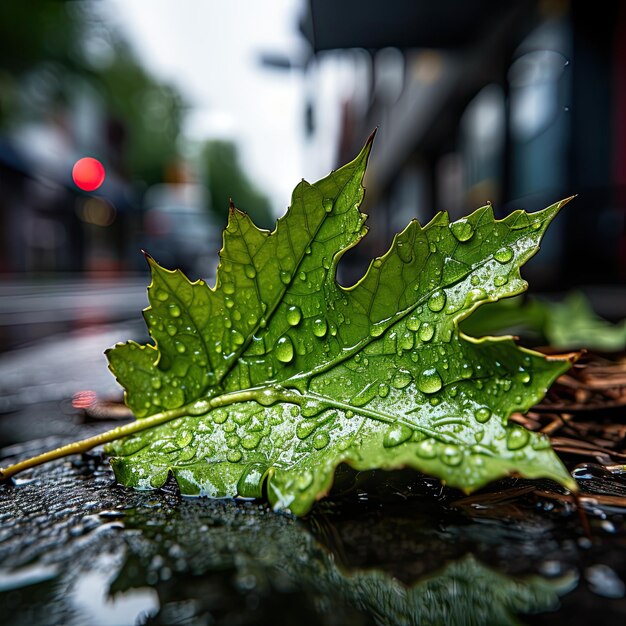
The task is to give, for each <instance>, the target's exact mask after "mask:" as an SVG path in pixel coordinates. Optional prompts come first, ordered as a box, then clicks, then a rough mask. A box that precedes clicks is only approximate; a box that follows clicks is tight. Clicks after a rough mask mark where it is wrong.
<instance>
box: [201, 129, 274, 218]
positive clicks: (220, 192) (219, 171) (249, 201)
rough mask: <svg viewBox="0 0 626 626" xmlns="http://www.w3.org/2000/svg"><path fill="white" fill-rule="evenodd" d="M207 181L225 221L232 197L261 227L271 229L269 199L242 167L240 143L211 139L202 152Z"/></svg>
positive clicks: (219, 215)
mask: <svg viewBox="0 0 626 626" xmlns="http://www.w3.org/2000/svg"><path fill="white" fill-rule="evenodd" d="M202 162H203V164H204V169H205V172H204V174H205V180H206V183H207V185H208V187H209V193H210V196H211V209H212V210H213V211H214V212H215V214H216V216H217V218H218V220H220V221H223V219H224V215H225V211H226V208H227V207H228V202H229V199H230V198H232V200H233V202H234V204H235V206H236V207H237V208H238V209H241V210H242V211H245V212H246V213H248V214H249V215H250V217H251V218H252V220H253V221H254V223H255V224H256V225H257V226H259V227H261V228H270V227H271V226H272V223H273V216H272V211H271V207H270V202H269V200H268V198H267V197H266V196H265V195H264V194H263V193H262V192H261V191H260V190H259V189H257V187H256V186H255V185H254V183H253V182H252V181H251V180H250V179H249V178H248V176H247V174H246V173H245V172H244V170H243V169H242V167H241V164H240V162H239V155H238V153H237V146H236V145H235V144H234V143H233V142H231V141H223V140H212V141H207V142H206V144H205V146H204V149H203V151H202Z"/></svg>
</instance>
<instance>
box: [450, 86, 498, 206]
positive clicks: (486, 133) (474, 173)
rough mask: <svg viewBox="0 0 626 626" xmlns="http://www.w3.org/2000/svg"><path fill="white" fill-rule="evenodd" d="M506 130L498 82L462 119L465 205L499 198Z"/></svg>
mask: <svg viewBox="0 0 626 626" xmlns="http://www.w3.org/2000/svg"><path fill="white" fill-rule="evenodd" d="M505 132H506V109H505V100H504V92H503V90H502V88H501V87H500V86H499V85H495V84H492V85H487V86H486V87H483V89H482V90H481V91H480V92H479V93H478V94H477V95H476V96H475V97H474V99H473V100H472V101H471V102H470V103H469V104H468V105H467V108H466V109H465V112H464V113H463V117H462V118H461V145H462V152H463V157H464V159H463V160H464V162H465V168H464V176H465V185H466V195H467V204H468V205H469V206H471V207H474V208H475V207H477V206H481V205H484V204H486V203H487V202H492V203H498V202H499V201H500V194H501V181H502V175H503V169H502V164H503V156H504V147H505Z"/></svg>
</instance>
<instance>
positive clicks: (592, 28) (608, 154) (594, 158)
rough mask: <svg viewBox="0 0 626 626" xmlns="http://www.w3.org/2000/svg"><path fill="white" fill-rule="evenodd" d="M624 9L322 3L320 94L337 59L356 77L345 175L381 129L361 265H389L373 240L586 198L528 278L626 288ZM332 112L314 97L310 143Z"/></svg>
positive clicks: (520, 3)
mask: <svg viewBox="0 0 626 626" xmlns="http://www.w3.org/2000/svg"><path fill="white" fill-rule="evenodd" d="M625 9H626V6H624V4H623V3H621V2H618V1H616V0H613V1H607V2H603V3H602V4H601V5H597V4H595V3H589V2H586V1H584V0H571V1H570V2H568V1H567V0H538V1H534V0H511V1H508V2H501V1H499V0H471V1H470V0H468V1H467V2H457V1H455V0H438V2H427V1H426V0H389V1H388V2H384V3H383V2H373V1H371V2H363V1H359V0H345V1H343V2H340V3H337V2H333V1H332V0H309V2H308V6H307V11H306V13H305V15H304V17H303V20H302V24H301V30H302V32H303V33H304V35H305V37H306V38H307V39H308V41H309V43H310V45H311V50H312V58H311V61H310V62H309V63H308V65H307V70H306V71H307V72H308V73H309V75H310V76H311V80H313V81H314V80H315V67H316V65H319V64H320V63H323V62H324V59H327V58H328V57H329V56H335V57H339V58H341V59H342V60H343V62H344V63H348V64H350V65H351V66H352V71H353V76H354V77H355V78H354V80H353V81H352V82H351V83H349V85H348V86H347V87H346V88H345V89H344V92H343V93H342V100H343V102H342V113H341V123H340V142H339V148H338V154H337V164H341V163H345V162H347V161H348V160H350V159H351V158H353V157H354V155H355V154H356V153H357V152H358V150H359V149H360V147H361V146H362V144H363V142H364V141H365V139H366V138H367V136H368V135H369V133H370V132H371V131H372V129H374V128H376V127H379V132H378V136H377V139H376V146H375V149H374V151H373V154H372V157H371V161H370V167H369V171H368V175H367V181H366V182H367V195H366V207H365V209H366V211H367V212H368V213H369V214H370V224H371V225H372V232H371V234H370V237H368V238H367V239H371V240H370V242H369V243H366V242H363V243H364V244H366V245H365V246H363V248H362V249H361V251H362V252H363V253H364V254H365V255H366V256H370V253H371V252H375V253H379V252H380V251H382V248H381V247H380V246H381V242H380V241H378V242H377V241H375V240H373V239H372V235H373V234H374V233H377V232H378V233H385V238H384V241H385V245H387V244H388V241H389V240H390V237H391V235H392V234H393V233H395V232H398V231H399V230H401V229H402V228H404V226H406V224H407V223H408V221H409V220H410V219H412V218H415V217H416V218H418V219H419V220H420V221H421V222H422V223H425V222H427V221H428V220H429V219H430V217H432V215H434V213H435V212H436V211H438V210H448V211H449V212H450V214H451V216H452V217H453V218H457V217H460V216H461V215H463V214H467V213H468V212H470V211H472V210H474V209H476V208H478V207H479V206H482V205H484V204H486V203H487V202H491V203H492V204H493V205H494V207H495V209H496V215H498V216H502V215H504V214H506V213H508V212H509V210H511V209H513V208H525V209H527V210H536V209H540V208H543V207H544V206H547V205H549V204H551V203H553V202H555V201H557V200H559V199H561V198H564V197H567V196H570V195H573V194H578V196H577V198H576V199H575V201H573V202H572V203H570V204H569V205H568V206H567V208H566V209H564V211H563V212H562V215H561V216H560V217H559V218H558V220H557V221H556V222H555V224H554V225H553V226H552V227H551V229H550V232H549V233H548V235H547V236H546V240H545V243H544V245H543V246H542V253H541V255H539V256H538V257H535V259H533V260H532V261H531V263H530V264H529V267H528V271H527V272H526V275H527V276H530V279H531V280H533V284H534V285H536V286H540V287H543V288H550V289H553V290H560V289H565V288H567V287H568V286H571V285H573V284H584V283H586V282H594V283H613V284H615V283H620V282H621V283H623V282H624V280H625V279H626V226H625V224H626V219H625V216H626V197H625V196H626V194H625V192H626V11H625ZM310 91H311V93H315V90H314V89H311V90H310ZM319 106H320V103H319V102H318V101H316V99H315V96H314V95H313V96H312V97H311V103H310V105H309V111H308V113H307V124H308V127H309V131H310V133H311V135H312V136H315V133H316V132H317V127H316V112H317V109H318V108H319ZM367 245H369V246H370V247H371V248H372V249H371V250H368V249H367ZM374 248H377V249H376V250H374ZM355 252H356V250H355Z"/></svg>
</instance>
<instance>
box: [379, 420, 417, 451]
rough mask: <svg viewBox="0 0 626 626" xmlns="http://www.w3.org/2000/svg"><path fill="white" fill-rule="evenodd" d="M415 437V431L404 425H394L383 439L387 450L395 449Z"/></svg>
mask: <svg viewBox="0 0 626 626" xmlns="http://www.w3.org/2000/svg"><path fill="white" fill-rule="evenodd" d="M412 436H413V429H411V428H409V427H408V426H406V425H404V424H394V425H393V426H391V428H389V430H388V431H387V432H386V433H385V436H384V437H383V446H384V447H385V448H394V447H395V446H399V445H400V444H401V443H404V442H405V441H407V440H408V439H410V438H411V437H412Z"/></svg>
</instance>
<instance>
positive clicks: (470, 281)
mask: <svg viewBox="0 0 626 626" xmlns="http://www.w3.org/2000/svg"><path fill="white" fill-rule="evenodd" d="M370 147H371V142H368V143H367V144H366V146H365V148H364V149H363V150H362V152H361V153H360V154H359V156H358V157H357V158H356V159H355V160H354V161H353V162H351V163H349V164H348V165H346V166H344V167H342V168H341V169H339V170H337V171H335V172H333V173H332V174H330V175H329V176H328V177H326V178H324V179H323V180H321V181H319V182H317V183H315V184H313V185H311V184H309V183H307V182H305V181H303V182H302V183H300V184H299V185H298V186H297V187H296V189H295V191H294V194H293V198H292V203H291V206H290V208H289V210H288V212H287V213H286V215H285V216H284V217H282V218H281V219H279V220H278V222H277V225H276V229H275V230H274V231H273V232H272V233H269V232H266V231H261V230H259V229H257V228H256V226H255V225H254V224H253V223H252V222H251V221H250V219H249V218H248V216H247V215H246V214H244V213H241V212H240V211H237V210H235V209H231V211H230V213H229V218H228V225H227V227H226V230H225V232H224V245H223V248H222V250H221V252H220V263H219V267H218V270H217V279H216V285H215V287H214V288H210V287H209V286H207V285H206V284H205V283H204V282H203V281H196V282H190V281H189V280H188V279H187V278H186V277H185V276H184V275H183V274H182V273H181V272H180V271H178V270H176V271H169V270H165V269H163V268H161V267H160V266H159V265H158V264H157V263H156V262H155V261H153V260H152V259H149V262H150V266H151V270H152V283H151V285H150V287H149V288H148V297H149V301H150V306H149V307H148V309H146V311H145V312H144V315H145V319H146V322H147V325H148V329H149V331H150V335H151V336H152V338H153V340H154V344H148V345H138V344H136V343H134V342H128V343H126V344H119V345H117V346H115V347H114V348H112V349H111V350H109V351H108V353H107V356H108V358H109V362H110V367H111V370H112V371H113V372H114V374H115V376H116V377H117V379H118V381H119V382H120V383H121V384H122V386H123V387H124V388H125V389H126V402H127V404H128V406H129V407H130V408H131V409H132V410H133V412H134V413H135V415H136V417H137V419H138V420H142V419H146V418H147V421H146V425H147V427H146V430H144V431H142V432H138V433H137V434H135V435H133V436H130V437H127V438H125V439H123V440H120V441H117V442H114V443H113V444H111V445H110V447H109V451H110V452H111V453H112V454H113V455H114V458H113V459H112V463H113V467H114V469H115V472H116V475H117V478H118V480H119V481H120V482H122V483H123V484H125V485H129V486H134V487H138V488H154V487H159V486H160V485H162V484H163V482H164V481H165V480H166V479H167V476H168V474H169V473H170V472H172V473H173V474H174V476H175V477H176V480H177V481H178V484H179V486H180V489H181V491H182V492H183V493H185V494H205V495H209V496H213V497H221V496H235V495H240V496H244V497H259V496H261V495H262V494H263V493H264V486H266V490H267V497H268V498H269V500H270V502H271V503H272V504H273V506H274V507H276V508H289V509H291V510H292V511H293V512H294V513H296V514H303V513H305V512H306V511H308V510H309V508H310V507H311V505H312V504H313V502H314V501H315V500H316V499H318V498H320V497H322V496H323V495H324V494H325V493H327V491H328V490H329V488H330V486H331V483H332V480H333V474H334V471H335V468H336V467H337V465H338V464H340V463H348V464H349V465H351V466H353V467H354V468H356V469H372V468H384V469H392V468H398V467H405V466H407V467H412V468H415V469H417V470H420V471H422V472H426V473H428V474H432V475H434V476H437V477H439V478H440V479H442V480H443V481H445V482H446V483H448V484H450V485H453V486H457V487H460V488H462V489H465V490H466V491H471V490H473V489H477V488H479V487H481V486H482V485H484V484H485V483H487V482H489V481H491V480H494V479H496V478H498V477H500V476H504V475H507V474H511V473H516V474H520V475H523V476H526V477H529V478H534V477H540V476H541V477H548V478H552V479H554V480H557V481H559V482H561V483H562V484H563V485H565V486H567V487H569V488H575V483H574V481H573V480H572V478H571V477H570V476H569V474H568V473H567V471H566V469H565V468H564V467H563V465H562V464H561V462H560V461H559V459H558V458H557V457H556V455H555V454H554V452H553V451H552V449H551V448H550V446H549V442H548V440H547V439H546V438H545V437H543V436H542V435H540V434H537V433H531V432H529V431H527V430H525V429H522V428H521V427H519V426H516V425H513V424H509V423H508V417H509V415H510V414H511V413H512V412H513V411H522V412H523V411H526V410H527V409H528V408H530V407H531V406H532V405H533V404H535V403H536V402H538V401H539V400H540V399H541V398H542V397H543V395H544V394H545V392H546V390H547V388H548V387H549V385H550V384H551V383H552V382H553V380H554V379H555V378H556V377H557V376H558V375H559V374H561V373H562V372H564V371H565V370H566V369H567V368H568V367H569V363H568V362H567V360H564V359H548V358H545V357H544V356H542V355H540V354H537V353H534V352H531V351H528V350H524V349H521V348H519V347H517V346H516V345H515V344H514V342H513V340H512V339H511V338H507V337H504V338H484V339H473V338H470V337H467V336H465V335H463V334H462V333H460V332H459V330H458V323H459V321H460V320H461V319H463V318H464V317H466V316H468V315H469V314H470V313H471V312H472V311H473V310H474V309H475V308H476V307H478V306H479V305H480V304H482V303H484V302H491V301H495V300H498V299H500V298H504V297H507V296H511V295H514V294H517V293H520V292H521V291H523V290H524V289H525V288H526V283H525V281H523V280H522V279H521V277H520V273H519V268H520V266H521V265H522V264H523V263H524V262H525V261H527V260H528V259H529V258H530V257H531V256H532V255H533V254H534V253H535V252H536V251H537V249H538V245H539V242H540V239H541V237H542V235H543V233H544V231H545V229H546V227H547V226H548V224H549V223H550V221H551V220H552V219H553V217H554V216H555V215H556V213H557V212H558V210H559V208H560V206H561V205H562V204H563V203H557V204H555V205H553V206H550V207H548V208H547V209H544V210H543V211H539V212H536V213H526V212H524V211H515V212H514V213H512V214H511V215H509V216H508V217H507V218H506V219H504V220H501V221H496V220H495V219H494V216H493V212H492V209H491V207H490V206H485V207H482V208H480V209H478V210H477V211H475V212H474V213H472V214H471V215H470V216H469V217H467V218H464V219H462V220H459V221H457V222H454V223H450V222H449V218H448V215H447V214H445V213H439V214H437V215H436V216H435V217H434V218H433V219H432V221H431V222H430V223H429V224H428V225H426V226H421V225H420V224H419V223H418V222H417V221H413V222H411V223H410V224H409V225H408V226H407V228H406V229H405V230H404V231H403V232H402V233H400V234H398V235H396V237H395V238H394V240H393V242H392V245H391V247H390V249H389V251H388V252H387V253H386V254H385V255H384V256H383V257H381V258H378V259H375V260H374V261H373V262H372V263H371V265H370V267H369V268H368V270H367V272H366V274H365V276H364V277H363V278H362V279H361V280H360V281H359V282H358V283H357V284H355V285H353V286H351V287H343V286H341V285H339V284H338V282H337V280H336V269H337V264H338V262H339V260H340V258H341V256H342V254H343V253H344V252H345V251H346V250H347V249H348V248H350V247H352V246H354V245H356V244H357V243H358V242H359V241H360V240H361V239H362V238H363V236H364V235H365V234H366V231H367V229H366V227H365V225H364V221H365V216H364V215H363V214H362V213H360V211H359V208H358V207H359V205H360V203H361V200H362V197H363V188H362V185H361V181H362V178H363V175H364V172H365V167H366V163H367V158H368V155H369V151H370ZM155 415H160V416H163V417H164V419H166V420H167V423H164V424H162V425H158V426H155V427H152V426H151V427H148V424H150V423H151V422H150V417H151V416H155ZM159 420H161V418H159Z"/></svg>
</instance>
